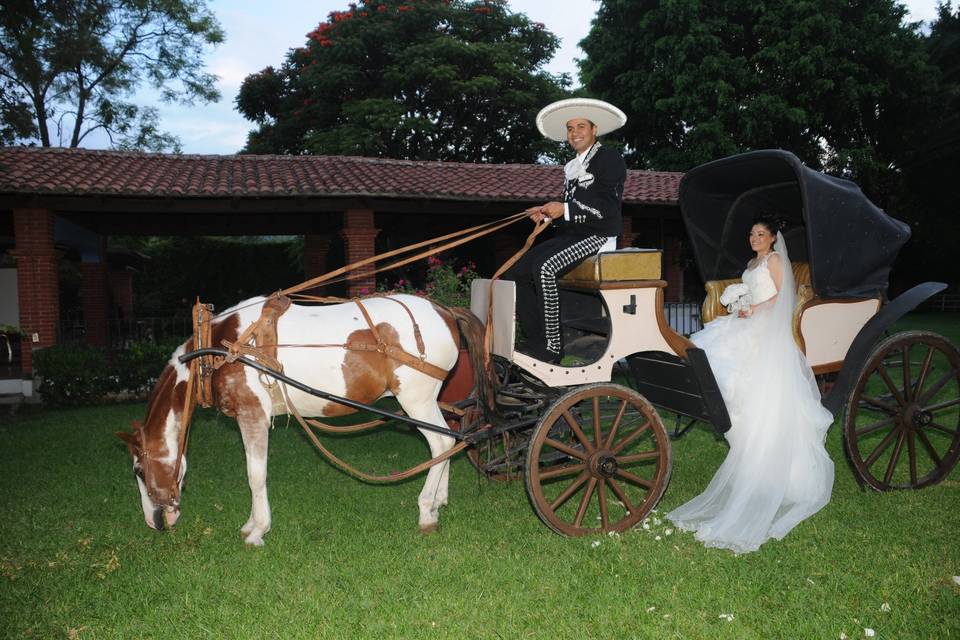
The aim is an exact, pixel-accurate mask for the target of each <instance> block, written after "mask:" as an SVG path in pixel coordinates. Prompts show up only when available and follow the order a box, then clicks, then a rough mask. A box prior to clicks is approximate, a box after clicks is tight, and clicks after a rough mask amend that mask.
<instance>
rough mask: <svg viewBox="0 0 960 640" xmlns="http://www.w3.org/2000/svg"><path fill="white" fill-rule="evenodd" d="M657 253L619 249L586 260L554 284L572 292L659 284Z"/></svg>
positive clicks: (656, 250)
mask: <svg viewBox="0 0 960 640" xmlns="http://www.w3.org/2000/svg"><path fill="white" fill-rule="evenodd" d="M661 263H662V253H661V252H660V251H659V250H658V249H636V248H630V249H620V250H619V251H606V252H604V253H598V254H597V255H594V256H590V257H589V258H587V259H585V260H584V261H583V262H581V263H580V264H578V265H577V266H575V267H574V268H573V269H571V270H570V271H568V272H567V273H566V274H565V275H563V276H561V277H560V279H559V282H558V284H559V285H560V286H567V287H572V288H583V289H602V288H605V286H604V285H606V286H609V287H612V288H616V287H622V286H623V285H624V284H625V283H628V282H634V281H638V280H660V273H661V269H660V265H661Z"/></svg>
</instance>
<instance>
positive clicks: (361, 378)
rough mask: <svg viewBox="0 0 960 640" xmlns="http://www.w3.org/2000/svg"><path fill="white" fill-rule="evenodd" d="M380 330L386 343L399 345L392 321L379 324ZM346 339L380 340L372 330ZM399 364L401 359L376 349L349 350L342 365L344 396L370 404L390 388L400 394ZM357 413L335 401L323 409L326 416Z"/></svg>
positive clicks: (381, 336)
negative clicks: (390, 356)
mask: <svg viewBox="0 0 960 640" xmlns="http://www.w3.org/2000/svg"><path fill="white" fill-rule="evenodd" d="M377 333H379V334H380V339H381V340H383V342H384V343H385V344H388V345H395V346H398V347H399V346H400V334H398V333H397V330H396V329H394V328H393V326H392V325H391V324H390V323H389V322H381V323H380V324H378V325H377ZM346 341H347V342H348V343H354V344H357V343H359V344H369V345H375V344H377V339H376V338H374V336H373V332H372V331H370V329H357V330H356V331H354V332H353V333H351V334H350V335H349V336H347V340H346ZM399 366H401V365H400V363H399V362H397V361H396V360H394V359H392V358H388V357H387V356H385V355H384V354H382V353H379V352H377V351H352V350H347V355H346V356H344V358H343V364H342V365H340V369H341V370H342V371H343V380H344V383H345V384H346V395H345V397H346V398H348V399H350V400H355V401H357V402H363V403H365V404H370V403H372V402H373V401H374V400H376V399H377V398H379V397H380V396H382V395H383V393H384V391H386V390H387V389H389V390H390V391H392V392H393V393H397V391H398V389H399V388H400V383H399V381H398V380H397V375H396V370H397V367H399ZM355 412H356V409H351V408H350V407H346V406H344V405H342V404H337V403H335V402H331V403H329V404H327V406H325V407H324V408H323V415H325V416H328V417H332V416H345V415H349V414H351V413H355Z"/></svg>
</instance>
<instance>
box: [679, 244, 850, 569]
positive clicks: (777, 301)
mask: <svg viewBox="0 0 960 640" xmlns="http://www.w3.org/2000/svg"><path fill="white" fill-rule="evenodd" d="M775 247H777V248H778V249H779V248H780V247H785V244H784V241H783V236H781V235H779V234H778V235H777V242H776V244H775ZM771 255H772V254H771ZM777 255H779V256H780V260H781V263H782V271H783V276H782V282H781V287H780V293H779V294H778V293H777V288H776V285H775V284H774V281H773V278H772V277H771V275H770V271H769V268H768V265H767V262H768V260H769V255H768V256H767V257H766V258H764V259H761V260H760V262H759V263H758V264H757V265H755V266H754V267H753V268H752V269H748V270H747V271H745V272H744V273H743V282H744V283H745V284H746V285H747V286H748V287H749V289H750V294H751V295H752V297H753V304H759V303H763V304H759V306H758V307H757V308H756V309H755V311H754V313H753V315H751V316H750V317H748V318H739V317H737V316H736V315H727V316H721V317H719V318H717V319H716V320H714V321H713V322H709V323H707V325H706V326H705V327H704V328H703V330H702V331H699V332H697V333H695V334H693V335H692V336H691V340H693V342H694V343H695V344H696V345H697V346H698V347H700V348H701V349H703V350H704V351H705V352H706V354H707V359H708V360H709V362H710V368H711V369H712V370H713V375H714V377H715V378H716V380H717V384H718V385H719V387H720V393H721V395H722V396H723V399H724V402H725V404H726V406H727V411H728V412H729V414H730V422H731V427H730V430H729V431H728V432H727V433H726V434H725V435H726V438H727V441H728V442H729V444H730V451H729V452H728V453H727V457H726V459H725V460H724V461H723V464H722V465H720V468H719V469H718V470H717V473H716V475H714V477H713V480H711V481H710V484H709V485H708V486H707V488H706V490H705V491H704V492H703V493H702V494H700V495H699V496H697V497H696V498H694V499H693V500H691V501H690V502H688V503H686V504H684V505H683V506H681V507H679V508H677V509H675V510H674V511H672V512H670V513H669V514H667V517H668V518H669V519H670V520H672V521H673V522H674V523H675V524H676V525H677V526H678V527H680V528H681V529H685V530H687V531H695V532H696V537H697V539H698V540H701V541H702V542H703V543H704V544H705V545H706V546H708V547H722V548H726V549H731V550H733V551H735V552H737V553H747V552H750V551H755V550H757V549H758V548H759V547H760V545H761V544H763V543H764V542H765V541H767V540H769V539H770V538H777V539H778V540H779V539H782V538H783V537H784V536H785V535H786V534H787V533H788V532H789V531H790V530H791V529H792V528H793V527H795V526H796V525H797V524H799V523H800V522H801V521H803V520H804V519H805V518H808V517H810V516H811V515H813V514H814V513H816V512H817V511H819V510H820V509H821V508H823V506H824V505H826V504H827V503H828V502H829V501H830V492H831V490H832V488H833V461H832V460H831V459H830V457H829V455H827V452H826V450H825V449H824V439H825V438H826V433H827V429H829V427H830V425H831V424H832V422H833V416H832V415H830V412H829V411H827V410H826V409H824V408H823V405H822V404H821V403H820V392H819V390H818V389H817V386H816V382H815V380H814V377H813V372H812V371H811V369H810V366H809V365H808V364H807V360H806V358H805V357H804V355H803V354H802V353H801V352H800V350H799V349H798V348H797V346H796V343H795V342H794V339H793V329H792V315H793V307H794V304H795V302H796V287H795V284H794V279H793V271H792V269H791V267H790V260H789V257H788V256H787V255H786V251H785V250H780V251H778V252H777Z"/></svg>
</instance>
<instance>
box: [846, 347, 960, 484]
mask: <svg viewBox="0 0 960 640" xmlns="http://www.w3.org/2000/svg"><path fill="white" fill-rule="evenodd" d="M843 437H844V444H845V446H846V450H847V456H848V457H849V459H850V463H851V464H852V465H853V468H854V472H855V473H856V474H857V475H858V477H859V479H860V481H861V482H862V483H866V484H867V485H868V486H870V487H872V488H873V489H876V490H878V491H886V490H888V489H919V488H921V487H926V486H929V485H932V484H936V483H938V482H940V481H941V480H943V479H944V478H945V477H947V475H949V473H950V471H951V470H952V469H953V467H954V465H955V464H956V463H957V458H958V457H960V352H958V351H957V348H956V347H955V346H954V345H953V344H952V343H951V342H950V341H949V340H947V339H946V338H944V337H942V336H939V335H937V334H935V333H930V332H928V331H906V332H903V333H898V334H895V335H893V336H890V337H889V338H887V339H886V340H884V341H883V342H881V343H880V344H879V345H878V346H877V347H876V348H875V349H874V350H873V353H871V354H870V358H869V359H868V361H867V363H866V365H864V367H863V369H862V370H861V371H860V377H859V379H858V380H857V384H856V386H855V387H854V390H853V393H852V394H851V395H850V399H849V400H848V401H847V405H846V407H845V408H844V411H843Z"/></svg>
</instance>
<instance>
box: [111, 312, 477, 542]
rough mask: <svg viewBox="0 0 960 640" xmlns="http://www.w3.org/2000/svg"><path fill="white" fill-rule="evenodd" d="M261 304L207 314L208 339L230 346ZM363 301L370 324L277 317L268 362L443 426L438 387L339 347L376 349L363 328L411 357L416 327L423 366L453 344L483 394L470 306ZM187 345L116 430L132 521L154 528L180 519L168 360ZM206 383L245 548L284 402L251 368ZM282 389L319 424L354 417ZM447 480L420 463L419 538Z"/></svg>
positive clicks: (262, 516) (183, 465)
mask: <svg viewBox="0 0 960 640" xmlns="http://www.w3.org/2000/svg"><path fill="white" fill-rule="evenodd" d="M265 301H266V299H265V298H254V299H251V300H247V301H245V302H242V303H240V304H238V305H236V306H235V307H233V308H231V309H228V310H227V311H225V312H223V313H222V314H220V315H219V316H217V317H216V318H215V319H214V320H213V321H212V328H211V329H212V330H211V337H212V344H214V345H220V344H221V341H223V340H227V341H229V342H234V341H236V340H237V337H238V336H239V335H240V334H241V333H242V332H243V330H244V329H245V328H246V327H247V326H249V325H250V324H251V323H253V322H254V321H256V320H257V318H259V317H260V312H261V308H262V307H263V304H264V302H265ZM398 302H399V303H401V304H398ZM362 304H363V308H364V309H366V312H367V314H369V318H370V322H369V323H368V320H367V319H366V318H365V317H364V314H363V309H361V308H360V306H358V305H357V304H356V303H352V302H351V303H343V304H336V305H330V306H301V305H291V306H290V308H289V309H287V311H286V312H285V313H284V314H283V315H281V316H280V318H279V320H278V321H277V342H278V345H279V348H278V349H277V359H278V360H279V361H280V363H281V364H282V365H283V370H284V373H285V374H286V375H287V376H289V377H290V378H292V379H294V380H297V381H300V382H303V383H305V384H307V385H309V386H311V387H314V388H316V389H320V390H322V391H325V392H327V393H330V394H334V395H337V396H340V397H344V398H348V399H350V400H355V401H357V402H362V403H365V404H370V403H372V402H374V401H376V400H377V399H378V398H381V397H383V396H387V395H392V396H394V397H396V399H397V401H398V402H399V404H400V406H401V408H402V409H403V411H404V412H406V414H407V415H409V416H410V417H412V418H415V419H417V420H421V421H424V422H427V423H431V424H435V425H437V426H440V427H445V426H446V422H445V421H444V419H443V416H442V414H441V412H440V408H439V406H438V404H437V396H438V394H439V392H440V387H441V385H442V381H441V380H439V379H437V378H436V377H432V376H430V375H427V374H426V373H423V372H421V371H419V370H417V369H415V368H413V367H410V366H407V365H404V364H401V363H399V362H398V361H396V360H394V359H391V358H390V357H388V356H387V355H385V354H384V353H382V352H380V351H376V350H373V351H370V350H353V349H346V348H344V347H343V346H338V345H346V344H348V343H352V344H367V345H370V344H376V343H377V340H376V339H375V337H374V335H375V334H374V332H372V331H371V329H370V326H371V324H372V325H373V326H375V327H376V330H377V331H376V333H377V334H379V337H380V339H381V340H382V341H383V342H384V343H386V344H387V345H393V346H399V347H401V348H402V349H403V350H405V351H406V352H407V353H411V354H414V353H418V352H419V351H420V349H419V346H418V344H417V342H418V341H417V336H416V335H415V331H414V320H415V322H416V325H417V326H419V331H420V334H421V336H422V345H423V353H424V354H425V356H426V358H425V359H426V361H427V362H429V363H431V364H433V365H435V366H437V367H440V368H441V369H442V370H444V371H447V372H449V371H450V370H451V369H452V368H453V367H454V365H455V364H456V362H457V358H458V355H459V344H460V338H461V337H462V338H463V339H464V341H465V342H466V344H467V348H468V351H469V352H470V356H471V361H472V362H473V363H474V372H475V382H476V384H477V385H478V386H477V389H478V390H485V389H487V388H488V387H487V386H486V385H488V384H489V380H488V379H487V378H486V377H485V376H484V375H483V374H482V373H481V371H482V369H483V366H482V358H483V354H482V344H483V336H482V334H483V327H482V325H481V323H480V321H479V320H478V319H477V318H476V316H474V315H473V314H472V313H470V311H468V310H466V309H448V308H446V307H441V306H439V305H436V304H434V303H432V302H431V301H429V300H427V299H425V298H420V297H417V296H410V295H393V296H389V297H377V298H368V299H366V300H364V301H363V303H362ZM284 345H290V346H288V347H285V346H284ZM297 345H300V346H297ZM305 345H314V346H305ZM316 345H328V346H319V347H318V346H316ZM331 345H332V346H331ZM192 350H193V339H190V340H188V341H187V342H186V343H184V344H183V345H181V346H180V347H179V348H178V349H177V350H176V351H175V352H174V354H173V356H172V357H171V358H170V361H169V363H168V364H167V366H166V368H165V369H164V370H163V373H162V374H161V375H160V378H159V379H158V381H157V383H156V385H155V386H154V388H153V390H152V392H151V394H150V399H149V403H148V408H147V417H146V420H145V421H144V422H143V423H139V422H134V431H133V433H130V432H119V433H117V436H119V437H120V438H121V439H122V440H124V441H125V442H126V443H127V446H128V449H129V451H130V455H131V456H132V458H133V470H134V473H135V475H136V479H137V486H138V488H139V490H140V504H141V506H142V508H143V517H144V520H145V521H146V523H147V525H148V526H150V527H151V528H153V529H158V530H160V529H163V528H164V524H166V525H169V526H173V525H174V524H175V523H176V521H177V519H178V518H179V517H180V489H181V488H182V486H183V480H184V476H185V474H186V470H187V461H186V455H185V452H184V451H180V450H179V449H180V442H181V430H182V429H184V428H185V426H188V425H185V424H184V415H183V412H184V406H185V402H184V401H185V398H186V394H187V392H188V388H189V385H188V378H189V375H190V369H189V367H188V366H187V365H184V364H182V363H180V361H179V360H178V357H179V356H180V355H182V354H183V353H185V352H187V351H192ZM212 386H213V392H214V398H213V400H214V406H216V407H217V408H218V409H219V410H220V411H221V412H223V413H224V414H226V415H228V416H231V417H234V418H236V420H237V424H238V425H239V427H240V434H241V436H242V439H243V446H244V450H245V452H246V459H247V480H248V483H249V485H250V493H251V496H252V505H251V508H250V517H249V519H248V520H247V521H246V523H245V524H244V525H243V526H242V527H241V528H240V531H241V533H242V534H243V536H244V540H245V541H246V542H247V543H248V544H252V545H262V544H263V536H264V535H265V534H266V533H267V532H268V531H269V530H270V525H271V517H270V503H269V501H268V499H267V441H268V436H269V428H270V419H271V417H272V416H275V415H280V414H282V413H286V412H287V409H288V407H286V406H284V403H279V404H278V403H275V402H274V401H273V400H272V399H271V395H270V393H269V391H268V390H267V388H266V387H265V386H264V384H263V382H261V379H260V376H259V374H258V372H257V371H255V370H254V369H252V368H250V367H247V366H244V365H242V364H240V363H237V362H234V363H229V364H224V365H223V366H222V367H220V368H219V369H217V370H216V371H215V372H214V373H213V377H212ZM287 391H288V393H287V402H289V403H290V404H292V405H293V407H294V408H295V409H296V410H297V411H298V412H299V413H300V414H301V415H302V416H312V417H324V416H326V417H329V416H339V415H345V414H348V413H352V412H353V411H354V410H353V409H350V408H348V407H345V406H344V405H340V404H336V403H334V402H331V401H328V400H324V399H321V398H318V397H316V396H313V395H309V394H307V393H304V392H302V391H299V390H297V389H294V388H289V389H288V390H287ZM187 419H189V416H187ZM420 431H421V433H422V434H423V436H424V437H425V438H426V440H427V443H428V444H429V447H430V452H431V454H432V455H433V456H434V457H436V456H439V455H441V454H443V453H445V452H447V451H448V450H449V449H450V448H451V447H452V446H453V438H451V437H449V436H445V435H442V434H439V433H436V432H431V431H427V430H424V429H421V430H420ZM448 478H449V461H444V462H442V463H440V464H437V465H435V466H433V467H431V468H430V470H429V472H428V473H427V479H426V482H425V483H424V485H423V490H422V491H421V492H420V496H419V499H418V501H417V504H418V506H419V509H420V517H419V527H420V530H421V531H422V532H424V533H427V532H430V531H433V530H435V529H436V528H437V526H438V518H439V510H440V507H441V506H443V505H445V504H447V483H448Z"/></svg>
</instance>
